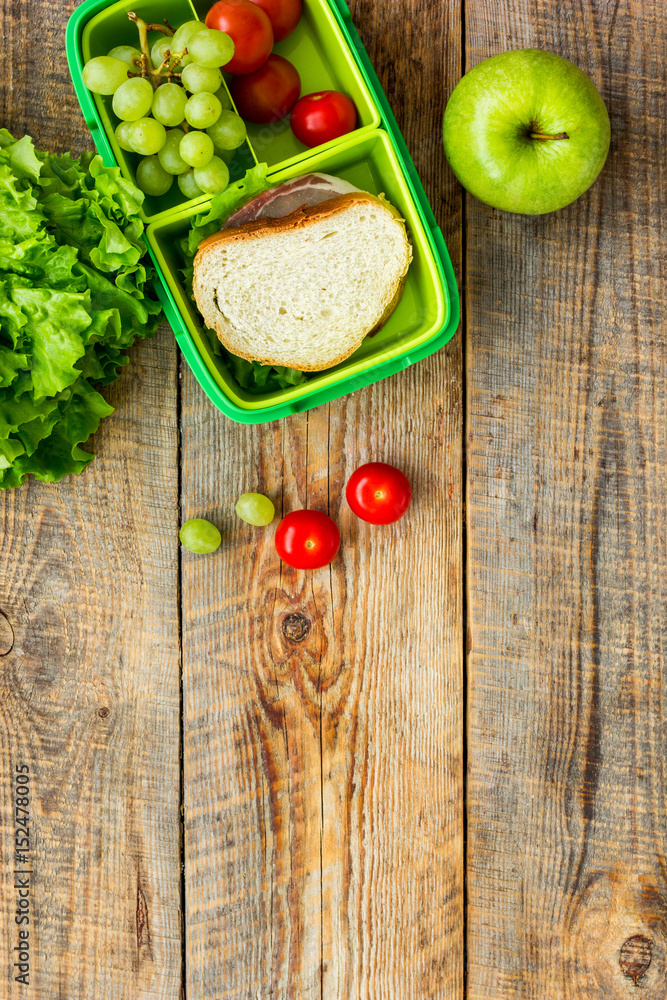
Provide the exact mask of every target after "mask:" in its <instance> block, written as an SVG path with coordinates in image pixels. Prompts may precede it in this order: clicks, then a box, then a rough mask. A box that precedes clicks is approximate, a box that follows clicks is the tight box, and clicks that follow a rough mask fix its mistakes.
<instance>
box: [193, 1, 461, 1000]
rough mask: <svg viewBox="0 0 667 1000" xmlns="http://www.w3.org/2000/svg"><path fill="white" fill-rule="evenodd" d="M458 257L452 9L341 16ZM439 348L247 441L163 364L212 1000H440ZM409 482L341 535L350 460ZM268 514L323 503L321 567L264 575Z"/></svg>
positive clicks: (451, 851)
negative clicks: (201, 530) (394, 515)
mask: <svg viewBox="0 0 667 1000" xmlns="http://www.w3.org/2000/svg"><path fill="white" fill-rule="evenodd" d="M352 14H353V17H354V20H355V22H356V23H357V25H358V26H359V28H360V31H361V34H362V37H363V40H364V41H365V43H366V44H367V46H368V48H369V51H370V54H371V58H372V59H373V61H374V63H375V65H376V67H377V68H378V71H379V73H380V76H381V79H382V81H383V84H384V85H385V87H386V89H387V92H388V95H389V99H390V101H391V103H392V105H393V107H394V108H395V109H396V111H397V114H398V118H399V123H400V124H401V125H402V127H403V128H404V131H405V134H406V137H407V139H408V144H409V145H410V146H411V148H412V150H413V151H414V153H415V158H416V161H417V166H418V169H420V171H421V172H422V176H424V177H425V179H426V182H427V187H428V193H429V195H430V196H431V199H432V203H433V204H434V207H435V209H436V212H437V214H438V216H439V219H440V221H441V223H442V224H443V228H444V231H445V236H446V239H447V241H448V245H449V248H450V250H451V251H452V255H453V257H454V262H455V266H456V265H457V264H458V263H459V261H460V208H461V202H460V195H459V194H458V193H457V189H456V186H455V185H454V184H453V182H452V181H451V179H450V178H449V177H448V176H447V174H446V172H445V168H444V161H443V153H442V147H441V142H440V137H439V116H440V112H441V110H442V108H441V107H440V106H437V105H438V102H439V103H440V104H442V103H444V97H445V94H444V92H443V93H442V94H438V95H437V101H436V102H434V93H433V86H432V81H433V80H434V79H437V80H441V79H442V78H443V76H444V77H445V79H446V80H448V81H450V82H453V81H454V80H455V79H456V78H457V76H458V72H459V68H460V48H459V39H460V23H459V15H458V4H454V3H443V4H440V5H438V7H437V8H434V6H433V5H432V4H427V3H424V2H418V0H410V2H408V3H407V4H402V5H400V7H399V5H397V4H395V3H391V4H383V5H382V6H381V7H380V6H378V5H375V4H372V3H369V2H364V3H357V4H355V5H354V6H353V8H352ZM460 376H461V356H460V341H459V339H458V338H457V339H456V340H455V341H454V342H453V343H452V344H451V345H450V346H449V348H448V349H447V350H445V351H442V352H440V353H439V354H438V355H437V356H436V357H434V358H432V359H430V360H429V361H427V362H424V363H421V364H419V365H417V366H415V368H413V369H410V370H408V371H407V372H406V373H404V374H403V375H401V376H396V377H394V378H392V379H390V380H388V381H386V382H383V383H381V384H379V385H378V386H376V387H373V388H370V389H367V390H364V391H363V392H358V393H355V394H354V395H352V396H349V397H347V398H346V399H343V400H341V401H338V402H335V403H332V404H330V405H328V406H325V407H320V408H319V409H317V410H315V411H312V412H311V413H309V414H304V415H299V416H295V417H293V418H290V419H289V420H285V421H282V422H280V423H275V424H270V425H266V426H263V427H256V428H253V427H242V426H238V425H234V424H232V423H230V422H228V421H226V420H225V419H224V418H223V417H222V416H221V415H219V414H218V413H217V412H216V411H215V410H214V409H213V408H212V407H211V406H210V404H208V402H207V401H206V400H205V399H204V397H203V395H202V394H201V392H200V390H199V389H198V387H197V386H196V384H195V383H194V380H193V378H192V376H191V375H190V373H189V372H188V371H187V370H184V372H183V407H182V454H183V467H182V468H183V474H182V486H183V516H184V517H191V516H194V515H202V516H206V515H210V516H212V517H213V519H214V520H215V521H216V522H217V523H219V524H220V527H221V528H222V531H223V543H222V548H221V550H220V552H219V553H217V554H216V555H214V556H210V557H206V558H205V559H202V558H197V557H191V556H190V555H189V554H187V553H185V554H184V558H183V573H182V602H183V682H184V712H185V718H184V741H185V743H184V754H185V804H184V805H185V852H186V853H185V879H186V914H187V927H188V930H187V939H186V942H187V943H186V955H187V988H188V991H189V995H192V996H194V997H200V996H202V997H203V996H211V997H216V998H217V1000H218V998H219V1000H231V998H234V1000H241V998H243V1000H256V998H260V997H267V998H268V997H272V998H285V1000H286V998H295V1000H296V998H299V1000H307V998H313V1000H314V998H318V1000H319V998H320V997H322V998H325V1000H342V998H345V1000H348V998H349V1000H352V998H366V1000H414V998H416V997H419V998H420V1000H426V998H436V997H437V998H447V1000H450V998H451V1000H455V998H456V1000H458V998H460V997H461V996H462V774H461V767H462V745H461V740H462V675H461V646H462V636H461V614H462V607H461V586H460V577H461V451H460V446H461V395H460V385H461V381H460ZM371 458H382V459H386V460H387V461H390V462H394V463H396V464H398V465H399V466H401V467H402V468H404V469H405V471H406V472H407V473H408V475H409V476H410V478H411V479H412V481H413V484H414V487H415V500H414V505H413V508H412V510H411V512H410V515H409V517H408V518H406V519H405V521H404V522H402V523H399V524H398V525H395V526H392V527H389V528H387V529H376V528H372V527H371V526H369V525H366V524H364V523H362V522H360V521H358V520H356V519H355V518H354V517H353V516H352V514H351V512H350V511H349V509H348V508H347V505H346V503H345V501H344V499H343V494H344V486H345V482H346V480H347V478H348V476H349V475H350V474H351V472H352V471H353V469H354V468H355V467H356V466H357V465H359V464H360V463H361V462H363V461H365V460H369V459H371ZM251 489H252V490H255V489H257V490H260V491H262V492H266V493H267V494H268V495H269V496H271V497H272V498H273V499H274V501H275V502H276V506H277V510H278V516H280V514H281V513H282V512H287V511H289V510H292V509H295V508H297V507H303V506H306V505H308V506H312V507H315V508H319V509H322V510H327V511H329V513H330V514H331V515H332V516H333V517H334V518H335V519H336V520H337V522H338V523H339V526H340V529H341V533H342V537H343V545H342V551H341V554H340V556H339V557H338V558H337V559H336V560H335V562H334V563H333V564H332V566H331V568H330V569H325V570H320V571H317V572H314V573H308V574H306V573H301V572H297V571H292V570H290V569H289V568H288V567H286V566H281V564H280V562H279V561H278V559H277V556H276V554H275V551H274V548H273V533H274V527H275V526H274V527H271V528H269V529H266V530H259V529H252V528H250V527H247V526H243V525H242V524H241V523H240V522H239V521H237V520H236V518H235V514H234V508H233V504H234V501H235V499H236V497H237V496H238V495H239V494H240V493H241V492H243V491H245V490H251Z"/></svg>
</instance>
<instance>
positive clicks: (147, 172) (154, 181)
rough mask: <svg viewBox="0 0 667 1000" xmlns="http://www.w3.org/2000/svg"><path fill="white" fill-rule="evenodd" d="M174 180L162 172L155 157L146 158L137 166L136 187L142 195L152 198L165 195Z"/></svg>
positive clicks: (164, 171) (165, 172)
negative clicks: (148, 195)
mask: <svg viewBox="0 0 667 1000" xmlns="http://www.w3.org/2000/svg"><path fill="white" fill-rule="evenodd" d="M173 183H174V178H173V177H172V175H171V174H168V173H167V171H166V170H163V168H162V166H161V165H160V161H159V160H158V158H157V156H147V157H145V159H143V160H140V161H139V165H138V166H137V185H138V186H139V187H140V188H141V190H142V191H143V192H144V194H150V195H152V196H153V197H154V198H159V197H160V195H163V194H166V193H167V191H168V190H169V188H170V187H171V185H172V184H173Z"/></svg>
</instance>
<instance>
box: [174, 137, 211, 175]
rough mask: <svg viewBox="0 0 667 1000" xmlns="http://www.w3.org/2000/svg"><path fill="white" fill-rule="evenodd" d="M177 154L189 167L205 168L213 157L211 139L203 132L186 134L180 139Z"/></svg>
mask: <svg viewBox="0 0 667 1000" xmlns="http://www.w3.org/2000/svg"><path fill="white" fill-rule="evenodd" d="M179 152H180V154H181V156H182V157H183V159H184V160H185V162H186V163H188V164H189V165H190V166H191V167H205V166H206V164H207V163H209V162H210V161H211V159H212V157H213V139H211V137H210V135H206V133H205V132H188V134H187V135H184V136H183V138H182V139H181V145H180V146H179Z"/></svg>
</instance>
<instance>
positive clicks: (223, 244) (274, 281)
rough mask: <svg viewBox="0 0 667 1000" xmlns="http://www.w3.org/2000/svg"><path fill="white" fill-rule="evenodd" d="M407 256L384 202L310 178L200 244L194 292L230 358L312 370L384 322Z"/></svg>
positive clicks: (250, 206) (277, 191)
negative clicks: (236, 357)
mask: <svg viewBox="0 0 667 1000" xmlns="http://www.w3.org/2000/svg"><path fill="white" fill-rule="evenodd" d="M411 259H412V250H411V247H410V243H409V241H408V238H407V234H406V230H405V223H404V221H403V220H402V219H401V218H400V216H399V214H398V212H397V211H396V210H395V209H394V208H393V207H392V206H391V205H390V204H389V203H388V202H387V201H386V200H385V199H384V198H383V197H382V196H380V197H379V198H378V197H376V196H375V195H373V194H369V193H368V192H365V191H360V190H359V189H358V188H355V187H354V186H353V185H351V184H348V183H347V182H346V181H342V180H341V179H339V178H334V177H329V176H328V175H326V174H309V175H307V176H306V177H300V178H297V179H296V180H295V181H290V182H288V183H286V184H282V185H279V186H278V187H276V188H272V189H271V190H269V191H265V192H263V193H262V194H260V195H258V196H256V197H255V198H253V199H251V201H250V202H248V203H247V204H246V205H244V206H243V207H242V208H241V209H239V210H238V211H237V212H235V213H234V215H232V216H231V217H230V218H229V219H228V220H227V222H226V223H225V225H224V227H223V228H222V229H221V230H220V231H219V232H217V233H214V234H213V235H212V236H209V237H208V238H207V239H205V240H204V241H203V242H202V243H201V244H200V245H199V248H198V250H197V254H196V256H195V260H194V278H193V293H194V297H195V301H196V303H197V306H198V308H199V311H200V312H201V314H202V316H203V318H204V321H205V322H206V324H207V326H208V327H210V328H211V329H212V330H215V332H216V333H217V336H218V338H219V339H220V341H221V342H222V344H223V345H224V346H225V347H226V348H227V350H228V351H230V352H231V353H232V354H235V355H237V356H239V357H241V358H245V359H246V360H248V361H257V362H259V363H261V364H264V365H283V366H285V367H288V368H295V369H297V370H299V371H303V372H316V371H322V370H323V369H325V368H331V367H332V366H333V365H336V364H339V363H340V362H341V361H344V360H345V358H348V357H349V356H350V355H351V354H353V353H354V351H356V350H357V348H358V347H359V346H360V345H361V342H362V341H363V339H364V337H366V336H367V335H368V334H370V333H373V332H375V331H376V330H378V329H379V328H380V327H381V326H382V325H383V324H384V323H385V322H386V321H387V319H388V318H389V316H390V315H391V313H392V312H393V310H394V309H395V307H396V305H397V304H398V302H399V300H400V297H401V294H402V292H403V285H404V283H405V278H406V275H407V272H408V268H409V266H410V261H411Z"/></svg>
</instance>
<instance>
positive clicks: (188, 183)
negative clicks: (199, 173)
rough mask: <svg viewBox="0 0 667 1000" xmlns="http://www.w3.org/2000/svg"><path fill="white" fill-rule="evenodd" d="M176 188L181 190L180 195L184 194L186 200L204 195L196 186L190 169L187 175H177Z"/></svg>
mask: <svg viewBox="0 0 667 1000" xmlns="http://www.w3.org/2000/svg"><path fill="white" fill-rule="evenodd" d="M178 186H179V188H180V189H181V194H184V195H185V197H186V198H199V197H200V196H201V195H203V193H204V192H203V191H202V189H201V188H200V187H199V186H198V185H197V182H196V180H195V172H194V170H193V169H192V167H191V168H190V169H189V170H188V172H187V173H185V174H179V175H178Z"/></svg>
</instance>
